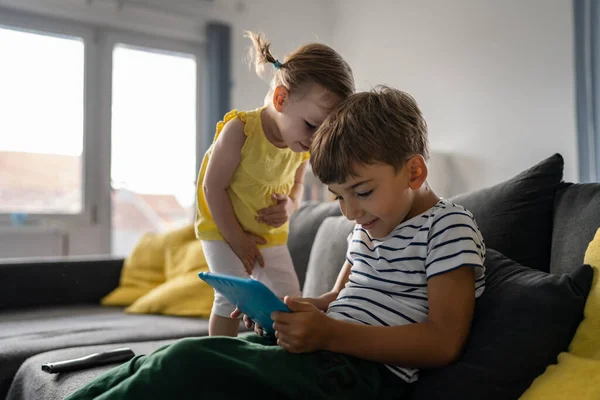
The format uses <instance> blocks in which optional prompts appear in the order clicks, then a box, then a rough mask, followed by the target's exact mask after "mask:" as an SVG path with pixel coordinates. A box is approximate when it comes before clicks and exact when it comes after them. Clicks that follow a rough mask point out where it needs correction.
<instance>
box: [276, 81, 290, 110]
mask: <svg viewBox="0 0 600 400" xmlns="http://www.w3.org/2000/svg"><path fill="white" fill-rule="evenodd" d="M289 97H290V91H289V90H288V89H287V88H286V87H285V86H281V85H279V86H277V87H276V88H275V91H273V106H274V107H275V109H276V110H277V111H278V112H281V111H283V105H284V104H285V102H286V101H287V100H288V99H289Z"/></svg>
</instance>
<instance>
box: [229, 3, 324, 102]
mask: <svg viewBox="0 0 600 400" xmlns="http://www.w3.org/2000/svg"><path fill="white" fill-rule="evenodd" d="M245 4H246V6H245V7H244V9H243V11H241V12H239V13H237V14H235V15H234V18H232V19H230V22H231V24H232V27H233V32H232V35H233V71H232V74H233V81H234V82H233V84H234V86H233V93H232V100H231V101H232V106H233V107H238V108H240V109H248V108H256V107H258V106H260V105H262V103H263V99H264V97H265V95H266V94H267V91H268V90H269V84H268V82H266V81H264V80H261V79H260V78H258V76H257V75H256V73H255V72H254V70H253V69H249V67H248V64H247V63H245V62H244V58H245V57H246V54H247V49H248V46H249V45H250V41H249V40H248V39H245V38H244V31H245V30H253V31H259V32H264V33H265V34H266V36H267V38H268V39H269V40H270V41H271V43H272V46H271V50H272V52H273V55H274V56H275V57H277V58H279V59H281V60H282V61H283V58H284V57H285V55H286V54H287V53H290V52H291V51H293V50H295V49H296V48H297V47H298V46H300V45H302V44H305V43H308V42H315V41H320V42H323V43H331V41H332V34H333V24H332V18H333V9H334V6H335V3H334V2H332V1H323V0H302V1H297V0H251V1H246V2H245Z"/></svg>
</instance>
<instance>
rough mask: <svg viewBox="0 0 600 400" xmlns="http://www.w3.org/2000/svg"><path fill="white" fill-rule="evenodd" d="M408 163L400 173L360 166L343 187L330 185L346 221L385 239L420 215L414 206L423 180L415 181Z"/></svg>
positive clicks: (378, 166) (382, 166)
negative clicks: (401, 224) (405, 222)
mask: <svg viewBox="0 0 600 400" xmlns="http://www.w3.org/2000/svg"><path fill="white" fill-rule="evenodd" d="M409 163H410V162H407V164H405V165H404V166H403V167H402V168H401V169H399V170H397V171H396V170H394V167H392V166H391V165H388V164H380V163H378V164H371V165H357V166H356V167H355V168H354V172H355V174H356V176H350V177H348V179H347V180H346V181H345V182H344V183H341V184H333V183H332V184H330V185H329V190H330V191H331V192H332V193H333V194H334V195H335V196H336V199H337V200H338V201H339V203H340V209H341V210H342V213H343V214H344V215H345V216H346V218H348V219H349V220H351V221H355V222H356V223H357V224H359V225H362V227H363V228H364V229H365V230H366V231H367V232H369V235H371V236H372V237H374V238H383V237H385V236H387V235H389V234H390V233H391V232H392V231H393V230H394V229H395V228H396V227H397V226H398V225H400V223H402V222H403V221H405V220H406V219H408V218H412V217H413V216H415V215H418V214H419V213H418V212H416V210H415V209H414V207H413V204H414V197H415V191H416V190H418V189H419V188H420V187H421V185H422V183H423V182H424V179H422V180H421V179H417V181H415V177H414V172H415V171H414V170H413V168H411V166H410V165H409ZM425 168H426V167H425ZM425 176H426V172H425Z"/></svg>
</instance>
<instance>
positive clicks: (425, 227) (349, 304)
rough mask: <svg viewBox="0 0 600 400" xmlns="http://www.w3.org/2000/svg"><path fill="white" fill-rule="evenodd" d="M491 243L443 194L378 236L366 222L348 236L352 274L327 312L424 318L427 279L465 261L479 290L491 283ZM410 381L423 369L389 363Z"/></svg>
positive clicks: (378, 319)
mask: <svg viewBox="0 0 600 400" xmlns="http://www.w3.org/2000/svg"><path fill="white" fill-rule="evenodd" d="M484 258H485V243H484V241H483V238H482V236H481V233H480V232H479V228H478V227H477V224H476V223H475V220H474V218H473V215H472V214H471V213H470V212H469V211H467V210H465V209H464V208H463V207H461V206H458V205H455V204H452V203H451V202H450V201H448V200H446V199H442V200H440V201H439V202H438V203H437V204H436V205H435V206H434V207H432V208H431V209H429V210H428V211H426V212H424V213H423V214H420V215H417V216H416V217H414V218H411V219H410V220H407V221H405V222H403V223H402V224H400V225H398V227H396V229H394V230H393V231H392V232H391V233H390V234H389V235H388V236H387V237H385V238H383V239H374V238H371V237H370V236H369V234H368V233H367V231H366V230H364V229H363V228H362V227H361V226H360V225H357V226H356V227H355V228H354V231H353V232H352V233H351V234H350V236H349V237H348V253H347V259H348V262H349V263H350V264H351V265H352V269H351V273H350V280H349V281H348V283H347V284H346V287H345V288H344V289H342V291H341V292H340V294H339V296H338V298H337V299H336V300H335V301H334V302H332V303H331V304H330V306H329V309H328V311H327V314H328V315H329V316H331V317H333V318H336V319H340V320H346V321H350V322H355V323H361V324H366V325H376V326H397V325H406V324H411V323H417V322H423V321H425V320H426V319H427V315H428V310H429V308H428V297H427V280H428V279H429V278H431V277H433V276H436V275H439V274H443V273H446V272H449V271H452V270H454V269H457V268H460V267H465V266H468V267H472V268H473V269H474V271H475V296H476V297H479V296H480V295H481V294H482V293H483V291H484V288H485V268H484V266H483V260H484ZM386 366H387V367H388V368H389V369H390V370H391V371H392V372H393V373H394V374H396V375H398V376H399V377H401V378H402V379H404V380H405V381H407V382H414V381H416V380H417V379H418V369H415V368H402V367H398V366H395V365H386Z"/></svg>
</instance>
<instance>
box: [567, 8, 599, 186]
mask: <svg viewBox="0 0 600 400" xmlns="http://www.w3.org/2000/svg"><path fill="white" fill-rule="evenodd" d="M573 14H574V22H575V24H574V25H575V74H576V75H575V80H576V97H577V131H578V147H579V179H580V181H581V182H598V181H600V133H599V132H600V48H599V47H598V46H600V8H599V5H598V0H573Z"/></svg>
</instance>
